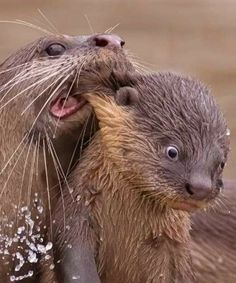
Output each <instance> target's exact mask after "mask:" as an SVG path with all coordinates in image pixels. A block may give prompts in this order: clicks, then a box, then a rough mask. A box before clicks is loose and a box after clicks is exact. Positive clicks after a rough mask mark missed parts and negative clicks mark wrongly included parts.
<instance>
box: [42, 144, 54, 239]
mask: <svg viewBox="0 0 236 283" xmlns="http://www.w3.org/2000/svg"><path fill="white" fill-rule="evenodd" d="M43 159H44V167H45V177H46V190H47V196H48V210H49V222H50V232H51V237H52V235H53V234H52V207H51V199H50V189H49V180H48V165H47V155H46V145H45V140H44V139H43Z"/></svg>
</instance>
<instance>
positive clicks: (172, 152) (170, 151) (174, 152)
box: [166, 146, 179, 160]
mask: <svg viewBox="0 0 236 283" xmlns="http://www.w3.org/2000/svg"><path fill="white" fill-rule="evenodd" d="M166 154H167V156H168V158H170V159H171V160H177V159H178V156H179V151H178V149H177V148H176V147H174V146H168V147H167V149H166Z"/></svg>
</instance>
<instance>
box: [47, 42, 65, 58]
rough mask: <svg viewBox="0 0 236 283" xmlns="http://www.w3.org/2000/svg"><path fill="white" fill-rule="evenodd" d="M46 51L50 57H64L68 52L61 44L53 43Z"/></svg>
mask: <svg viewBox="0 0 236 283" xmlns="http://www.w3.org/2000/svg"><path fill="white" fill-rule="evenodd" d="M45 51H46V52H47V54H48V55H49V56H59V55H62V54H63V53H64V52H65V51H66V48H65V46H63V45H62V44H60V43H53V44H51V45H49V46H48V47H47V48H46V49H45Z"/></svg>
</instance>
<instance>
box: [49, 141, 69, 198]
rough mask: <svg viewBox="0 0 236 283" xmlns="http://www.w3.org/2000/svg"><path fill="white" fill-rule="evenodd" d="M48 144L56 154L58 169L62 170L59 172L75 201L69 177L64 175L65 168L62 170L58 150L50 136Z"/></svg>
mask: <svg viewBox="0 0 236 283" xmlns="http://www.w3.org/2000/svg"><path fill="white" fill-rule="evenodd" d="M48 142H49V143H50V144H51V148H52V151H53V152H54V157H55V159H56V161H57V165H58V168H59V169H60V171H59V172H60V173H61V176H62V177H63V181H64V183H65V184H66V186H67V188H68V191H69V193H70V195H71V197H72V199H73V200H74V197H73V195H72V190H71V188H70V186H69V183H68V181H67V176H66V175H65V173H64V170H63V168H62V166H61V162H60V160H59V157H58V154H57V152H56V150H55V148H54V146H53V143H52V141H51V139H50V137H49V136H48Z"/></svg>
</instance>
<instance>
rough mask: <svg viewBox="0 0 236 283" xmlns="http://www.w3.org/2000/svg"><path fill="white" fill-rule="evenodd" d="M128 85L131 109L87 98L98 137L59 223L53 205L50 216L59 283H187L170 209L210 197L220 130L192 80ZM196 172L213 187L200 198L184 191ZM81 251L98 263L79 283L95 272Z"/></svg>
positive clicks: (177, 225) (184, 228)
mask: <svg viewBox="0 0 236 283" xmlns="http://www.w3.org/2000/svg"><path fill="white" fill-rule="evenodd" d="M135 89H136V90H137V92H138V95H139V100H138V102H136V103H135V104H134V105H133V107H132V103H131V109H129V110H130V111H127V110H128V109H127V108H126V107H119V106H117V105H116V104H115V103H114V102H112V101H111V100H107V99H104V98H99V97H96V96H94V95H92V96H89V97H88V100H89V101H90V103H91V104H92V106H93V107H94V109H95V113H96V116H97V118H98V120H99V126H100V131H99V132H98V133H97V134H96V137H95V139H94V140H93V142H92V143H91V144H90V145H89V147H88V148H87V149H86V150H85V152H84V154H83V157H82V159H81V162H80V164H79V165H78V167H77V168H76V170H75V172H74V174H73V176H74V177H73V178H72V179H71V186H72V187H73V188H74V191H73V194H72V196H71V195H67V196H66V198H65V199H64V201H65V206H66V210H65V213H66V214H65V222H63V215H62V211H61V205H60V204H61V202H59V203H58V206H57V210H56V212H55V219H56V225H57V227H58V229H57V231H56V233H55V242H57V246H55V247H54V248H55V255H56V261H55V263H56V267H57V271H58V273H59V275H58V280H59V282H67V283H68V282H83V283H84V282H100V280H101V282H102V283H108V282H113V283H118V282H127V283H133V282H135V283H136V282H139V283H143V282H147V283H151V282H152V283H156V282H158V283H159V282H161V283H167V282H168V283H190V282H195V279H194V274H193V269H192V264H191V256H190V250H189V244H190V235H189V230H190V215H189V212H188V211H184V210H181V209H174V208H176V204H177V206H178V207H179V208H180V207H181V202H185V203H188V204H189V206H191V207H192V208H193V209H194V207H195V206H201V205H202V204H203V203H207V201H209V200H211V199H214V198H215V196H216V195H217V194H218V192H219V189H220V186H221V182H219V180H220V179H221V174H222V169H221V168H220V164H221V163H222V162H225V161H226V158H227V153H228V137H227V134H226V133H227V127H226V124H225V121H224V119H223V117H222V114H221V113H220V111H219V109H218V107H217V106H216V104H215V102H214V100H213V99H212V97H211V96H209V95H208V93H207V90H206V88H205V87H203V86H202V85H201V84H200V83H198V82H195V81H193V80H191V79H187V78H183V77H180V76H177V75H173V74H159V75H155V74H153V75H148V76H144V77H142V78H140V79H138V82H136V84H135ZM186 95H188V97H186ZM183 98H184V99H183ZM186 110H188V112H186ZM186 118H188V121H189V124H188V125H186ZM203 121H204V123H203ZM189 128H190V129H191V130H190V129H189ZM213 143H214V146H212V144H213ZM170 144H177V145H178V148H179V159H178V160H177V161H176V162H174V161H173V160H169V159H168V158H167V156H166V148H168V145H170ZM186 145H187V150H186ZM182 146H183V147H182ZM199 147H201V150H198V151H197V150H196V149H199ZM183 148H184V150H183ZM215 156H216V157H217V158H216V157H215ZM190 157H191V158H190ZM212 164H214V166H212ZM204 166H205V167H204ZM206 167H207V168H208V170H205V169H206ZM175 168H178V170H177V171H176V170H175ZM179 168H182V170H183V171H182V174H181V175H180V174H179V172H180V171H179ZM199 168H200V169H201V170H202V171H199ZM203 169H204V170H203ZM195 172H197V173H198V174H199V172H201V173H202V174H203V172H207V174H209V176H208V175H207V176H205V175H203V176H204V178H206V177H208V178H210V179H211V182H212V184H211V187H212V190H211V192H210V193H209V194H208V195H207V196H206V198H205V199H204V200H202V201H198V200H195V199H194V197H193V196H192V194H189V193H188V192H187V191H186V188H185V184H186V182H188V181H189V179H191V176H192V175H194V174H195ZM66 227H68V229H66ZM76 251H77V253H76ZM71 254H72V258H73V256H74V257H75V259H76V260H75V261H77V262H78V265H77V266H76V262H73V261H72V260H71ZM88 254H90V256H91V257H94V258H95V260H96V268H97V272H98V274H99V277H100V279H99V278H97V277H96V278H95V277H94V278H93V279H94V280H93V281H89V280H87V278H86V274H89V272H88V271H90V270H92V271H93V272H94V267H93V266H92V258H91V257H90V258H89V268H87V269H86V268H85V266H84V264H85V262H87V261H88V259H87V260H86V259H84V257H85V256H86V255H88ZM67 255H69V256H67ZM58 259H59V263H58V262H57V260H58ZM68 262H69V263H72V265H73V268H75V269H74V270H73V268H71V267H70V264H68ZM84 270H85V271H87V272H84Z"/></svg>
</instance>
